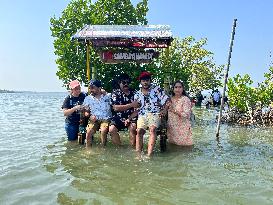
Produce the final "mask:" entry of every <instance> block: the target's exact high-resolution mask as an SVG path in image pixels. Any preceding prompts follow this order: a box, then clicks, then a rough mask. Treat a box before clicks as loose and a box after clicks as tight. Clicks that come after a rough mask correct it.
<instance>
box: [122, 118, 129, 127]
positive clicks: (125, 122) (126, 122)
mask: <svg viewBox="0 0 273 205" xmlns="http://www.w3.org/2000/svg"><path fill="white" fill-rule="evenodd" d="M130 122H131V121H130V120H129V119H126V120H125V121H124V125H125V126H126V127H128V126H129V124H130Z"/></svg>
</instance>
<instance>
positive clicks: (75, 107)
mask: <svg viewBox="0 0 273 205" xmlns="http://www.w3.org/2000/svg"><path fill="white" fill-rule="evenodd" d="M73 108H74V111H76V112H77V111H78V110H80V109H81V105H76V106H74V107H73Z"/></svg>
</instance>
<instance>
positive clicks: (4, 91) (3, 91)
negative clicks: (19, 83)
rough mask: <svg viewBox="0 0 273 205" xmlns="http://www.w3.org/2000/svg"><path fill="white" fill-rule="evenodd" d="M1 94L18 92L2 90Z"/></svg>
mask: <svg viewBox="0 0 273 205" xmlns="http://www.w3.org/2000/svg"><path fill="white" fill-rule="evenodd" d="M0 93H16V91H12V90H1V89H0Z"/></svg>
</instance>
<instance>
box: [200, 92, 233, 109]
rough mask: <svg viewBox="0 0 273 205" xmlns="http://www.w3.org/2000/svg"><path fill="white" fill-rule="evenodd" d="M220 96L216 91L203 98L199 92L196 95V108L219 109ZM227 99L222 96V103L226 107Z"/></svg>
mask: <svg viewBox="0 0 273 205" xmlns="http://www.w3.org/2000/svg"><path fill="white" fill-rule="evenodd" d="M221 99H222V95H221V93H220V91H219V90H218V89H215V90H213V91H212V93H211V94H210V93H209V94H207V95H205V96H203V95H202V93H201V92H199V93H197V95H196V103H195V105H196V106H201V105H202V104H203V105H205V106H206V107H207V108H209V107H211V105H213V107H219V106H220V105H221ZM227 101H228V98H227V97H226V96H224V103H225V104H226V105H227V106H228V102H227Z"/></svg>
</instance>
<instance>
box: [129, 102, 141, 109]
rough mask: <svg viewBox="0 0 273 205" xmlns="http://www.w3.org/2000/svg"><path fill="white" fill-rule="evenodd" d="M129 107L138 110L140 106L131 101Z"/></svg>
mask: <svg viewBox="0 0 273 205" xmlns="http://www.w3.org/2000/svg"><path fill="white" fill-rule="evenodd" d="M130 105H131V106H132V107H133V108H138V107H140V104H139V103H138V101H133V102H131V103H130Z"/></svg>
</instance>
